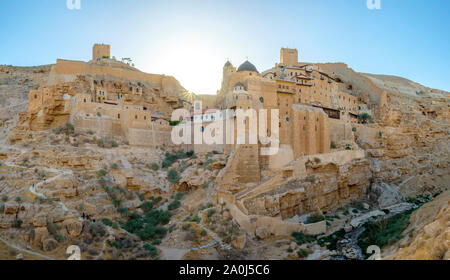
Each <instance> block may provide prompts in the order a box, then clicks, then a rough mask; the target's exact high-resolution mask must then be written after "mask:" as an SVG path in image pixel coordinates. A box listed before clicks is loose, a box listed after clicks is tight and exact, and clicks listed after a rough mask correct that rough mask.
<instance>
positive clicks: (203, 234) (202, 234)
mask: <svg viewBox="0 0 450 280" xmlns="http://www.w3.org/2000/svg"><path fill="white" fill-rule="evenodd" d="M207 233H208V232H207V231H206V229H202V231H200V235H201V236H206V234H207Z"/></svg>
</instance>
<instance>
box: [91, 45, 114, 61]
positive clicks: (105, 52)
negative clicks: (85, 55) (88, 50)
mask: <svg viewBox="0 0 450 280" xmlns="http://www.w3.org/2000/svg"><path fill="white" fill-rule="evenodd" d="M110 56H111V46H110V45H105V44H95V45H94V48H93V49H92V59H93V60H97V59H99V58H100V59H102V58H104V57H107V58H109V57H110Z"/></svg>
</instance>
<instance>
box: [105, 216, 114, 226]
mask: <svg viewBox="0 0 450 280" xmlns="http://www.w3.org/2000/svg"><path fill="white" fill-rule="evenodd" d="M102 223H103V224H104V225H105V226H109V227H110V226H112V225H113V222H112V221H111V220H110V219H108V218H103V219H102Z"/></svg>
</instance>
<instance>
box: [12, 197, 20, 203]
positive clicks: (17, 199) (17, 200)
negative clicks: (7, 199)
mask: <svg viewBox="0 0 450 280" xmlns="http://www.w3.org/2000/svg"><path fill="white" fill-rule="evenodd" d="M14 200H15V201H16V202H17V203H20V202H22V198H21V197H20V196H17V197H16V199H14Z"/></svg>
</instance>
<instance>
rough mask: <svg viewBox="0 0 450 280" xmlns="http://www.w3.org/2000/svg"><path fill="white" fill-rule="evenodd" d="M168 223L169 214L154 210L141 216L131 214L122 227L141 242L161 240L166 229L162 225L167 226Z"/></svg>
mask: <svg viewBox="0 0 450 280" xmlns="http://www.w3.org/2000/svg"><path fill="white" fill-rule="evenodd" d="M169 221H170V212H168V211H162V210H155V209H154V210H151V211H149V212H147V213H145V214H144V215H143V216H139V215H138V214H135V213H134V214H131V215H130V216H129V220H128V221H127V222H126V223H124V224H123V226H122V227H123V228H124V229H125V230H126V231H128V232H130V233H133V234H136V235H137V236H139V237H140V238H141V239H142V240H154V239H162V238H164V237H165V235H166V234H167V229H166V228H165V227H163V226H162V225H166V224H168V223H169Z"/></svg>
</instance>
